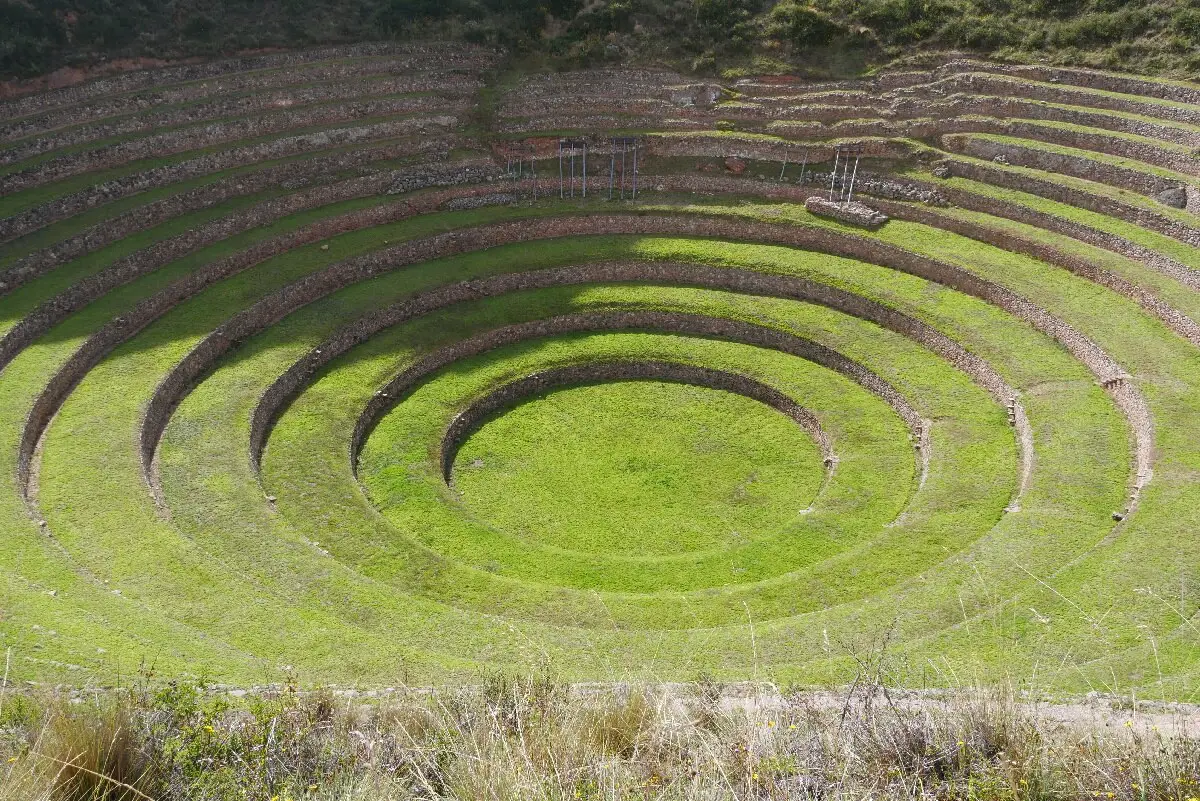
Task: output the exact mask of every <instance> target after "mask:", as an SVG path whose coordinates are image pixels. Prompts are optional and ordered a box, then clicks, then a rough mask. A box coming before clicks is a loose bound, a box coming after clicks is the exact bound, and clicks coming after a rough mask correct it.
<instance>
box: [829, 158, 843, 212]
mask: <svg viewBox="0 0 1200 801" xmlns="http://www.w3.org/2000/svg"><path fill="white" fill-rule="evenodd" d="M841 155H842V151H841V150H835V151H833V174H832V175H831V176H829V202H830V203H832V202H833V187H834V185H835V184H837V168H838V158H840V157H841Z"/></svg>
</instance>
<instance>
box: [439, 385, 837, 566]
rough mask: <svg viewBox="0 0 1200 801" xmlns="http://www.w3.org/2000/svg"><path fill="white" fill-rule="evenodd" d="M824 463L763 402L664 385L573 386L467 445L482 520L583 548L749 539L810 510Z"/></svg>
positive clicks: (463, 482) (467, 483)
mask: <svg viewBox="0 0 1200 801" xmlns="http://www.w3.org/2000/svg"><path fill="white" fill-rule="evenodd" d="M823 478H824V468H823V466H822V462H821V453H820V450H819V449H818V447H817V445H816V443H815V442H814V441H813V440H812V438H811V437H810V436H809V435H808V434H807V433H806V432H805V431H804V430H803V429H802V428H801V427H800V426H799V425H798V424H797V423H796V422H795V421H793V420H791V419H790V418H788V417H787V416H785V415H783V414H782V413H780V412H779V411H777V410H775V409H773V408H771V407H769V406H766V405H764V404H762V403H759V402H758V401H755V400H751V399H749V398H745V397H742V396H740V395H736V394H733V393H730V392H725V391H721V390H713V389H706V388H703V387H696V386H689V385H683V384H673V383H663V382H657V381H619V382H610V383H602V384H594V385H585V386H578V387H569V388H564V389H559V390H554V391H551V392H548V393H546V394H544V395H539V396H536V397H534V398H531V399H529V400H527V401H525V402H523V403H521V404H519V405H517V406H516V407H514V408H511V409H508V410H506V411H505V412H504V413H502V414H500V415H498V416H496V417H494V418H493V419H491V420H489V421H488V422H486V423H485V424H484V425H483V426H481V427H480V429H479V430H478V431H476V432H475V433H474V434H472V435H471V436H470V437H469V438H468V439H467V441H466V442H465V443H463V446H462V448H461V449H460V450H459V452H458V455H457V458H456V459H455V466H454V481H455V486H456V487H457V489H458V491H459V492H460V493H461V495H462V498H463V500H464V502H465V503H466V504H467V505H468V506H469V507H470V509H471V510H472V511H473V512H474V513H475V514H476V515H478V516H479V518H480V519H481V520H483V521H485V522H487V523H488V524H490V525H492V526H495V527H497V528H500V529H502V530H504V531H506V532H508V533H509V534H513V535H516V536H519V537H522V538H528V539H530V540H535V541H537V542H538V543H539V544H542V545H548V546H551V547H559V548H565V549H569V550H573V551H584V552H605V553H621V554H630V555H653V554H675V553H684V552H690V551H697V550H709V549H714V548H722V547H726V546H736V545H741V544H745V543H746V542H747V541H748V540H750V539H756V538H757V537H759V536H762V535H764V534H769V533H773V532H776V531H778V530H779V529H780V528H781V527H782V526H784V525H786V524H787V523H788V522H789V521H791V520H794V519H795V518H796V516H797V515H798V514H801V513H802V510H804V509H805V508H806V507H807V506H808V505H809V504H810V503H811V502H812V500H813V498H814V497H815V495H816V494H817V492H818V491H819V489H820V487H821V483H822V480H823Z"/></svg>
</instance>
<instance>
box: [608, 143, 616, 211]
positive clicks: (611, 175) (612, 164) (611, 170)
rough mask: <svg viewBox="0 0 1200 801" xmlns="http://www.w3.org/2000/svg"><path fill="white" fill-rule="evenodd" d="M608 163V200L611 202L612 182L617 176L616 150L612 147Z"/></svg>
mask: <svg viewBox="0 0 1200 801" xmlns="http://www.w3.org/2000/svg"><path fill="white" fill-rule="evenodd" d="M609 155H610V156H611V158H610V159H609V162H608V199H609V200H612V190H613V180H614V179H615V178H616V176H617V148H616V147H615V146H614V147H613V149H612V153H611V154H609Z"/></svg>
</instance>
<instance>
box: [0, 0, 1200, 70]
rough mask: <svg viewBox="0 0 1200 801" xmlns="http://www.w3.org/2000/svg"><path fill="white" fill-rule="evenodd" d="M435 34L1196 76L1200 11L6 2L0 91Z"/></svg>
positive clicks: (826, 64)
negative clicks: (113, 64) (979, 59)
mask: <svg viewBox="0 0 1200 801" xmlns="http://www.w3.org/2000/svg"><path fill="white" fill-rule="evenodd" d="M430 35H437V36H448V37H450V38H457V39H464V40H466V41H469V42H475V43H481V44H491V45H501V46H504V47H507V48H512V49H513V50H515V51H516V52H525V53H534V54H537V55H538V56H539V57H541V58H546V59H548V60H550V61H551V62H555V63H560V64H567V65H575V66H579V65H589V64H599V63H608V62H617V61H630V60H632V61H653V62H660V63H664V62H665V63H668V64H670V65H672V66H675V67H683V68H687V69H694V70H700V71H704V72H712V71H714V70H721V69H738V68H752V69H754V70H756V71H760V72H761V71H763V70H764V69H767V70H777V69H784V70H786V69H788V68H790V69H792V70H795V69H801V70H809V71H813V72H816V73H834V74H849V73H853V72H857V71H860V70H862V69H864V68H866V67H869V66H871V65H877V64H880V63H883V62H886V61H890V60H892V59H894V58H897V57H911V58H917V59H920V58H921V57H922V55H923V54H926V53H928V52H929V51H947V50H958V51H964V52H969V53H974V54H977V55H983V56H991V57H998V58H1009V59H1016V60H1022V61H1030V60H1048V61H1050V62H1052V63H1058V64H1073V65H1086V66H1098V67H1105V68H1109V69H1126V70H1136V71H1141V72H1150V73H1160V74H1173V75H1177V76H1180V77H1183V76H1186V75H1189V74H1191V75H1194V74H1196V72H1197V71H1198V70H1200V3H1197V1H1196V0H1135V1H1134V2H1114V0H1012V1H1010V0H861V1H860V0H814V2H812V3H802V2H798V1H797V0H675V1H674V2H669V1H668V0H589V2H584V1H583V0H447V2H434V1H433V0H283V2H264V0H216V2H197V1H196V0H183V2H178V3H171V4H161V3H147V2H140V0H103V2H100V1H99V0H3V1H2V2H0V76H31V75H37V74H40V73H44V72H48V71H50V70H53V69H57V68H59V67H62V66H66V65H75V66H83V65H94V64H98V63H102V62H104V61H106V60H109V59H114V58H125V57H151V58H170V59H176V58H185V57H190V56H212V55H216V54H230V53H234V52H238V51H243V50H248V49H255V48H275V47H284V48H296V47H305V46H312V45H317V44H331V43H344V42H355V41H370V40H380V39H394V38H399V39H406V38H412V37H427V36H430Z"/></svg>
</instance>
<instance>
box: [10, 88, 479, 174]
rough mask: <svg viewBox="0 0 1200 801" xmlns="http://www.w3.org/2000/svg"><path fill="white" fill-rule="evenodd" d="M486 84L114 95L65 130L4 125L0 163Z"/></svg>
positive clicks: (449, 94)
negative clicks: (227, 122)
mask: <svg viewBox="0 0 1200 801" xmlns="http://www.w3.org/2000/svg"><path fill="white" fill-rule="evenodd" d="M482 85H483V84H482V82H481V81H479V80H478V79H476V78H467V77H466V76H461V75H437V74H433V75H428V76H423V75H415V76H404V77H384V78H382V79H379V78H376V79H372V80H361V81H340V82H338V83H336V84H332V85H326V84H319V85H317V86H297V87H292V88H289V89H277V90H274V91H269V92H257V93H254V94H246V95H234V96H232V97H219V98H217V99H213V100H203V101H199V102H196V103H189V104H186V105H182V106H170V105H154V106H151V107H149V108H148V109H147V110H146V111H145V113H143V114H136V113H135V114H130V113H129V111H130V109H129V108H128V106H125V105H123V104H120V103H118V102H117V101H113V102H114V106H118V107H119V112H120V114H119V116H116V118H115V119H106V120H101V121H99V122H91V123H87V122H85V123H83V124H78V125H73V126H72V127H69V128H64V129H61V130H43V129H42V127H41V126H38V125H36V124H35V122H36V120H33V119H25V120H18V121H15V122H12V123H9V124H8V125H0V140H5V139H15V138H18V137H25V138H24V140H23V141H21V142H19V143H18V144H15V145H13V146H11V147H8V148H5V149H4V150H0V164H11V163H13V162H16V161H19V160H21V159H25V158H30V157H31V156H36V155H38V154H40V153H46V152H49V151H51V150H56V149H58V148H62V147H72V146H75V145H80V144H84V143H86V142H92V141H95V140H98V139H105V138H109V137H115V136H130V135H133V134H138V133H145V132H155V131H158V130H160V129H162V128H174V127H178V126H182V125H194V124H196V123H200V122H206V121H217V120H224V119H226V118H234V117H243V116H251V115H261V114H266V113H269V112H274V111H279V110H281V109H300V108H303V107H306V106H314V105H317V104H321V103H334V102H337V101H339V100H340V101H349V100H356V99H358V100H363V99H366V98H370V97H387V96H389V95H402V94H412V93H418V92H419V93H430V94H434V95H438V96H441V97H446V98H456V99H457V98H462V97H463V96H464V95H468V94H470V93H472V92H474V91H476V90H478V89H479V87H481V86H482ZM117 111H118V109H114V112H117ZM52 127H53V126H52Z"/></svg>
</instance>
